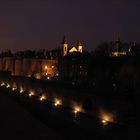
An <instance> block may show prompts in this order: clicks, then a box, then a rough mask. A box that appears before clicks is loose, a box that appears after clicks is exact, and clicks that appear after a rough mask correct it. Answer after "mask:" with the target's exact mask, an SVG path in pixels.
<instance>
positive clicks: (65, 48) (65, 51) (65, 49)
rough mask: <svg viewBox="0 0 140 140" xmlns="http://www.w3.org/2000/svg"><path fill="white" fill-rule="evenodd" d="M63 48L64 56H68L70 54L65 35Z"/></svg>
mask: <svg viewBox="0 0 140 140" xmlns="http://www.w3.org/2000/svg"><path fill="white" fill-rule="evenodd" d="M62 47H63V48H62V49H63V56H66V55H67V54H68V43H67V42H66V38H65V36H64V38H63V41H62Z"/></svg>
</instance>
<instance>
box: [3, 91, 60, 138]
mask: <svg viewBox="0 0 140 140" xmlns="http://www.w3.org/2000/svg"><path fill="white" fill-rule="evenodd" d="M0 112H1V113H0V136H1V138H2V139H9V138H10V139H13V140H19V139H20V140H28V139H30V140H31V139H33V140H55V139H62V138H60V137H59V136H58V134H56V133H55V132H53V131H52V130H51V129H49V128H47V126H45V125H44V124H42V123H41V122H40V121H39V120H37V119H36V118H35V117H34V116H32V114H30V113H29V112H27V111H26V110H25V109H24V108H22V107H21V106H19V105H18V103H16V102H14V101H13V100H11V99H10V97H9V96H7V95H5V94H4V93H0Z"/></svg>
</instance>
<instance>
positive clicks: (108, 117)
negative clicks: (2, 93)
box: [0, 81, 112, 125]
mask: <svg viewBox="0 0 140 140" xmlns="http://www.w3.org/2000/svg"><path fill="white" fill-rule="evenodd" d="M0 86H1V87H6V88H7V89H8V88H11V90H12V91H16V90H18V88H17V86H16V84H14V85H13V86H11V85H10V84H9V83H5V82H4V81H2V82H1V83H0ZM24 92H25V90H24V89H23V87H20V88H19V93H24ZM28 96H29V97H32V96H35V92H34V91H33V90H30V91H29V94H28ZM39 100H40V101H41V102H42V101H45V100H47V97H46V95H45V94H42V95H41V96H39ZM62 105H63V103H62V100H61V99H58V98H55V99H54V106H55V107H58V106H62ZM79 112H83V110H82V107H81V106H78V105H74V107H73V113H74V114H75V115H77V114H78V113H79ZM101 118H102V119H101V123H102V124H103V125H107V124H108V122H110V121H112V120H111V115H108V114H105V113H102V114H101Z"/></svg>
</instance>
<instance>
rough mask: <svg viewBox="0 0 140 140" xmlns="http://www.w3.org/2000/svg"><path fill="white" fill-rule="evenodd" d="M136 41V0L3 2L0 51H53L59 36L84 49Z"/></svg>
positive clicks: (139, 25)
mask: <svg viewBox="0 0 140 140" xmlns="http://www.w3.org/2000/svg"><path fill="white" fill-rule="evenodd" d="M118 32H119V33H120V36H121V38H122V40H123V41H136V42H140V1H139V0H24V1H23V0H13V1H12V0H4V2H2V1H1V2H0V49H1V50H3V49H11V50H14V51H15V50H25V49H40V48H46V49H47V48H48V49H51V48H52V49H53V48H56V47H58V45H59V43H60V42H61V40H62V38H63V35H66V37H67V40H68V42H69V43H70V44H71V45H75V43H76V42H77V41H78V40H81V42H82V43H83V45H84V46H85V48H86V49H89V50H92V49H94V48H95V47H96V46H97V44H98V43H99V42H102V41H106V40H108V41H111V40H114V39H115V38H116V36H117V33H118Z"/></svg>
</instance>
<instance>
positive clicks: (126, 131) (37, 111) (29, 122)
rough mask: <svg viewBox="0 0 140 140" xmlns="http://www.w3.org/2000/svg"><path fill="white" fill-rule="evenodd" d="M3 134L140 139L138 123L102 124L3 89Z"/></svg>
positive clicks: (51, 139)
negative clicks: (139, 137)
mask: <svg viewBox="0 0 140 140" xmlns="http://www.w3.org/2000/svg"><path fill="white" fill-rule="evenodd" d="M0 110H1V115H0V124H1V125H0V131H1V133H0V134H1V135H0V137H1V138H3V139H15V140H16V139H24V140H25V139H26V140H28V139H33V140H56V139H57V140H63V139H66V140H69V139H70V140H71V139H91V138H92V139H95V140H100V139H101V140H104V139H108V140H121V139H127V140H129V139H130V140H131V139H134V140H135V139H138V136H139V131H140V129H139V128H138V125H137V126H135V125H133V124H132V125H129V126H127V125H122V124H111V123H109V124H108V125H107V126H104V125H102V124H100V121H99V120H98V118H90V117H87V116H84V115H82V114H81V115H80V117H74V116H73V115H72V114H71V113H70V112H65V110H63V109H62V108H60V109H59V108H57V109H55V107H53V106H52V105H51V104H49V103H47V102H44V103H42V102H39V100H38V99H37V98H36V97H32V98H30V97H28V95H26V94H24V95H20V94H18V93H16V92H11V91H10V90H9V91H8V90H7V89H3V88H1V89H0Z"/></svg>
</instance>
